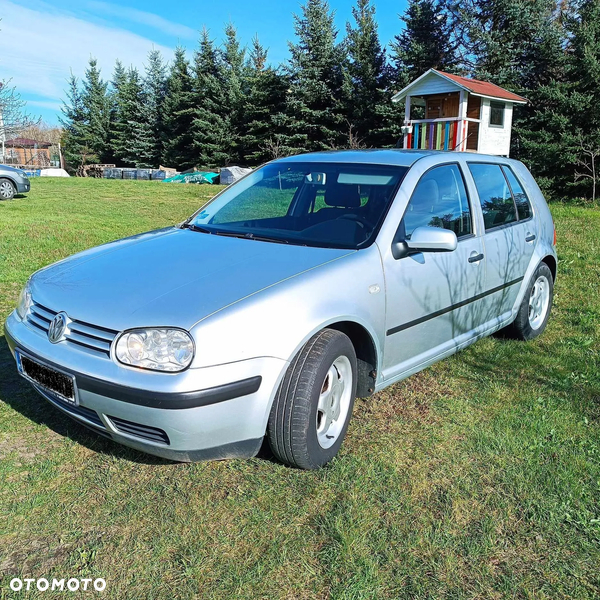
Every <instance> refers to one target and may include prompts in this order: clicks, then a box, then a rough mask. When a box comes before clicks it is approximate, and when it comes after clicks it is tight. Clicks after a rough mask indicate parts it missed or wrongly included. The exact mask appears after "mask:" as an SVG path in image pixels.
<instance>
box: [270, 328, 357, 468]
mask: <svg viewBox="0 0 600 600" xmlns="http://www.w3.org/2000/svg"><path fill="white" fill-rule="evenodd" d="M356 384H357V367H356V353H355V351H354V346H353V345H352V342H351V341H350V339H349V338H348V336H346V335H344V334H343V333H341V332H339V331H336V330H333V329H324V330H322V331H320V332H319V333H317V334H316V335H314V336H313V337H312V338H311V339H310V340H309V341H308V342H307V343H306V344H305V345H304V347H303V348H302V350H300V352H299V353H298V355H297V356H296V358H295V359H294V360H293V361H292V364H291V365H290V366H289V368H288V370H287V373H286V374H285V377H284V378H283V381H282V382H281V385H280V386H279V390H278V391H277V396H276V397H275V401H274V402H273V406H272V408H271V413H270V415H269V423H268V427H267V439H268V440H269V445H270V446H271V450H272V451H273V454H274V455H275V456H276V457H277V458H278V459H279V460H280V461H281V462H283V463H286V464H288V465H291V466H293V467H298V468H300V469H317V468H319V467H322V466H323V465H325V464H327V463H328V462H329V461H330V460H331V459H332V458H333V457H334V456H335V455H336V454H337V453H338V450H339V449H340V446H341V445H342V441H343V439H344V436H345V435H346V430H347V429H348V423H349V421H350V417H351V415H352V408H353V406H354V399H355V397H356Z"/></svg>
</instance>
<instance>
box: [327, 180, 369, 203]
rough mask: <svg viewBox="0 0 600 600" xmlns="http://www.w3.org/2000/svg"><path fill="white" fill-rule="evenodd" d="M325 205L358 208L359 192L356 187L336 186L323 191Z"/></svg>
mask: <svg viewBox="0 0 600 600" xmlns="http://www.w3.org/2000/svg"><path fill="white" fill-rule="evenodd" d="M324 200H325V204H327V206H337V207H339V208H359V207H360V204H361V202H360V192H359V191H358V186H357V185H345V184H339V183H338V184H336V185H333V186H329V187H328V188H327V189H326V190H325V198H324Z"/></svg>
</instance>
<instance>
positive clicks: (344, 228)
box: [186, 162, 407, 249]
mask: <svg viewBox="0 0 600 600" xmlns="http://www.w3.org/2000/svg"><path fill="white" fill-rule="evenodd" d="M406 171H407V168H406V167H397V166H381V165H357V164H335V163H301V162H297V163H296V162H282V163H271V164H268V165H265V166H264V167H261V168H260V169H257V170H256V171H254V172H253V173H251V174H250V175H248V176H247V177H245V178H244V179H242V180H240V181H239V182H238V183H236V184H234V185H232V186H231V187H229V188H227V189H226V190H225V191H224V192H223V193H222V194H220V195H219V196H217V197H216V198H215V199H214V200H213V201H212V202H210V203H209V204H207V205H206V206H205V207H204V208H202V209H201V210H200V211H199V212H197V213H196V214H195V215H194V216H193V217H192V218H191V219H190V220H189V222H188V223H186V226H187V227H190V228H192V229H195V230H197V231H201V232H204V233H214V234H217V235H233V236H236V237H246V238H249V239H256V240H264V241H270V242H280V243H288V244H299V245H307V246H321V247H330V248H351V249H358V248H363V247H365V246H368V245H369V244H370V243H372V241H373V240H374V238H375V235H376V234H377V231H378V230H379V227H380V226H381V223H382V222H383V219H384V217H385V215H386V213H387V209H388V207H389V205H390V203H391V202H392V200H393V198H394V195H395V193H396V190H397V189H398V186H399V185H400V182H401V181H402V178H403V177H404V175H405V174H406Z"/></svg>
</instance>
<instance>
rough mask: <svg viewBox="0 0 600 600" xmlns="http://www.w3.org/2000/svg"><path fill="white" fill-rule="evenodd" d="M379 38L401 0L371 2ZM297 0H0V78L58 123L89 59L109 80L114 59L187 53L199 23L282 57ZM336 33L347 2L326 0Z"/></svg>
mask: <svg viewBox="0 0 600 600" xmlns="http://www.w3.org/2000/svg"><path fill="white" fill-rule="evenodd" d="M374 4H375V6H376V10H377V21H378V23H379V33H380V36H381V40H382V43H384V44H387V43H388V42H389V41H390V40H391V39H392V38H393V36H394V35H396V34H397V33H398V32H399V31H400V29H401V21H400V20H399V17H398V15H399V13H402V12H404V10H405V8H406V0H395V1H394V0H380V1H377V0H374ZM300 5H301V2H300V0H270V1H269V0H254V2H248V1H247V0H229V1H228V2H227V3H223V5H221V4H220V3H218V4H215V3H214V2H207V1H206V0H177V1H171V2H164V0H144V1H142V0H121V1H119V0H115V1H113V2H108V1H105V0H54V1H53V2H46V1H44V0H27V1H26V2H24V1H18V0H0V80H7V79H11V84H12V85H14V86H16V88H17V90H18V91H19V93H20V94H21V97H22V98H23V99H24V100H26V101H27V110H28V112H29V113H30V114H32V115H39V116H41V117H42V118H43V120H44V121H45V122H46V123H48V124H49V125H56V124H58V117H59V115H60V107H61V101H62V99H63V98H65V89H66V87H67V79H68V78H69V76H70V74H71V73H73V74H74V75H76V76H77V77H81V76H82V75H83V74H84V72H85V69H86V66H87V63H88V61H89V59H90V57H92V56H93V57H95V58H96V59H97V60H98V63H99V66H100V68H101V69H102V75H103V77H104V78H105V79H110V76H111V74H112V69H113V66H114V63H115V60H116V59H117V58H120V59H121V61H122V62H123V63H124V64H125V65H133V66H136V67H138V68H140V69H143V67H144V64H145V62H146V57H147V54H148V52H149V51H150V50H151V49H153V48H156V49H159V50H161V51H162V52H163V55H164V57H165V59H170V58H171V56H172V53H173V49H174V48H175V47H176V46H177V45H182V46H184V47H186V48H187V49H188V51H189V52H190V55H191V52H192V51H193V49H194V48H195V46H196V44H197V40H198V37H199V31H200V30H201V29H202V28H203V27H207V28H208V29H209V31H210V33H211V36H212V37H213V38H214V39H215V40H216V42H217V43H220V42H221V41H222V39H223V29H224V27H225V25H226V24H227V23H229V22H231V23H233V24H234V25H235V26H236V28H237V30H238V34H239V38H240V41H241V42H242V44H244V45H249V44H250V41H251V40H252V38H253V37H254V36H255V35H258V37H259V39H260V40H261V43H262V44H263V45H264V46H265V47H267V48H268V49H269V61H270V62H271V63H272V64H278V63H280V62H282V61H284V60H285V59H286V58H287V57H288V50H287V42H288V40H292V39H293V38H294V20H293V15H294V13H296V14H298V13H299V12H300ZM330 6H331V8H332V9H334V10H335V13H336V16H335V19H336V26H337V28H338V30H339V31H340V35H341V34H342V33H343V32H344V31H345V23H346V22H347V21H349V20H351V19H352V12H351V9H352V6H353V1H352V0H330Z"/></svg>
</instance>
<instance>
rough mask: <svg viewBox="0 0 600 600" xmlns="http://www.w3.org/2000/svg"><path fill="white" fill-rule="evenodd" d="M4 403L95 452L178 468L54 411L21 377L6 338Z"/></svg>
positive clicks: (0, 357) (0, 365)
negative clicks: (105, 436) (103, 435)
mask: <svg viewBox="0 0 600 600" xmlns="http://www.w3.org/2000/svg"><path fill="white" fill-rule="evenodd" d="M0 401H2V402H4V403H5V404H7V405H8V406H10V407H11V408H12V409H14V410H16V411H17V412H19V413H21V414H22V415H23V416H24V417H26V418H27V419H29V420H31V421H33V422H34V423H37V424H38V425H45V426H46V427H48V428H50V429H51V430H52V431H54V432H55V433H57V434H58V435H60V436H63V437H68V438H69V439H71V440H73V441H74V442H76V443H78V444H81V445H82V446H85V447H86V448H88V449H90V450H92V451H94V452H100V453H102V454H107V455H110V456H114V457H116V458H121V459H124V460H129V461H132V462H137V463H141V464H147V465H172V464H177V463H175V461H171V460H167V459H164V458H160V457H158V456H153V455H151V454H145V453H144V452H138V451H137V450H134V449H133V448H129V447H127V446H123V445H121V444H119V443H118V442H114V441H112V440H110V439H106V438H104V437H102V436H101V435H100V434H97V433H95V432H93V431H90V430H89V429H88V428H87V427H85V426H84V425H81V424H80V423H78V422H77V421H75V420H74V419H71V418H70V417H68V416H67V415H66V414H64V413H62V412H61V411H60V410H58V409H57V408H55V407H53V406H52V405H51V404H50V403H49V402H47V401H46V400H44V399H43V398H42V397H41V396H40V395H39V394H38V393H37V392H35V390H34V389H33V388H32V387H31V386H30V385H29V383H27V382H26V381H25V380H24V379H23V378H22V377H21V376H20V375H19V374H18V372H17V368H16V365H15V361H14V358H13V356H12V354H11V352H10V350H9V348H8V344H7V342H6V338H5V337H4V336H0Z"/></svg>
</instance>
